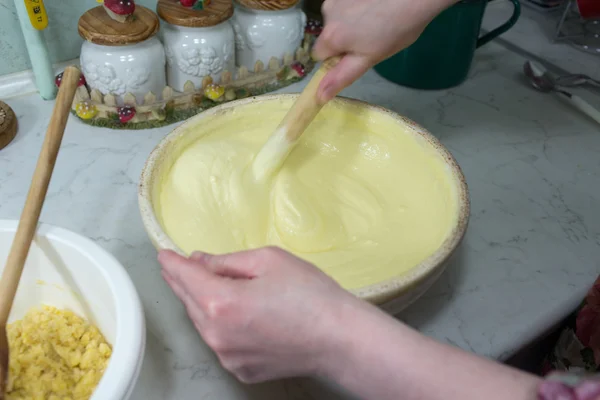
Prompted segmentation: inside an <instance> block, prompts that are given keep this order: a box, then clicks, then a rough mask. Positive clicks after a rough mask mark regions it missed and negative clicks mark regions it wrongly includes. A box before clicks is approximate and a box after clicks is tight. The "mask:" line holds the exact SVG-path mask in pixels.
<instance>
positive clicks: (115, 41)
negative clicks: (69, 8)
mask: <svg viewBox="0 0 600 400" xmlns="http://www.w3.org/2000/svg"><path fill="white" fill-rule="evenodd" d="M159 27H160V23H159V22H158V16H157V15H156V14H155V13H154V12H153V11H152V10H150V9H148V8H146V7H144V6H140V5H136V7H135V11H134V13H133V18H132V19H131V21H128V22H118V21H115V20H114V19H112V18H111V17H110V16H109V15H108V14H107V13H106V10H104V7H102V6H99V7H95V8H92V9H90V10H87V11H86V12H85V13H84V14H83V15H82V16H81V18H79V24H78V30H79V35H80V36H81V37H82V38H83V39H85V40H87V41H88V42H92V43H94V44H100V45H104V46H124V45H128V44H135V43H139V42H143V41H144V40H146V39H148V38H150V37H152V36H154V35H155V34H156V33H157V32H158V28H159Z"/></svg>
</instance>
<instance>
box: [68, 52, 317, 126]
mask: <svg viewBox="0 0 600 400" xmlns="http://www.w3.org/2000/svg"><path fill="white" fill-rule="evenodd" d="M309 60H310V55H309V48H308V46H306V45H303V46H302V47H300V48H298V50H297V51H296V54H295V55H294V56H292V55H291V54H286V55H285V56H284V57H283V60H280V59H277V58H275V57H272V58H271V59H270V60H269V64H268V65H267V66H266V67H265V65H264V63H263V62H262V61H257V62H256V64H255V65H254V70H253V71H248V68H246V67H240V68H238V69H237V70H236V71H235V74H234V73H232V72H230V71H223V72H222V73H221V77H220V80H219V82H217V84H218V85H220V86H222V87H223V88H225V90H226V91H227V90H229V91H231V90H236V89H250V88H256V87H260V86H263V85H267V84H269V83H271V82H273V81H276V80H277V79H278V74H280V73H281V72H282V70H283V69H284V68H286V67H288V68H289V66H290V65H291V64H293V63H294V62H295V61H297V62H300V63H301V64H306V63H307V62H308V61H309ZM210 84H213V79H212V78H211V77H210V76H206V77H204V78H203V79H202V83H201V85H200V87H198V88H197V87H196V86H195V85H194V83H193V82H191V81H187V82H186V83H185V85H184V87H183V92H177V91H175V90H174V89H173V88H171V87H170V86H166V87H165V88H164V89H163V90H162V93H160V97H158V96H157V95H156V94H155V93H152V92H149V93H147V94H146V95H145V96H144V98H143V103H142V104H137V99H136V97H135V96H134V95H133V94H131V93H127V94H125V95H124V96H123V98H122V103H123V105H125V106H132V107H135V109H136V115H135V117H134V118H133V119H132V120H131V122H141V121H146V120H153V119H161V118H162V117H163V116H164V110H165V108H166V107H167V105H169V106H173V107H176V108H183V109H184V108H189V107H192V106H194V105H197V104H198V103H199V101H201V100H202V98H203V96H204V89H205V88H206V87H207V86H208V85H210ZM226 94H227V93H226ZM226 97H228V96H226V95H224V96H222V98H223V99H222V100H225V98H226ZM222 100H221V101H222ZM227 100H230V99H227ZM81 102H91V103H92V104H93V105H94V106H95V107H96V109H97V111H98V113H97V115H96V116H95V118H108V117H109V116H110V115H111V114H112V115H116V114H118V110H119V107H121V106H122V105H120V104H119V102H118V101H117V96H115V95H112V94H107V95H103V94H102V93H101V92H100V91H99V90H97V89H93V90H91V91H88V89H87V88H86V87H85V86H80V87H79V88H78V89H77V92H76V94H75V99H74V101H73V106H72V108H73V110H75V109H76V105H77V104H79V103H81Z"/></svg>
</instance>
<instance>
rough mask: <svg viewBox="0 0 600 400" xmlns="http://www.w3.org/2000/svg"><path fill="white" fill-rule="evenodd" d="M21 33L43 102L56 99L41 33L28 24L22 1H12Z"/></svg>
mask: <svg viewBox="0 0 600 400" xmlns="http://www.w3.org/2000/svg"><path fill="white" fill-rule="evenodd" d="M14 1H15V8H16V9H17V15H18V17H19V23H20V24H21V31H22V32H23V36H24V37H25V43H26V45H27V53H28V54H29V60H30V62H31V68H32V70H33V75H34V77H35V84H36V86H37V88H38V90H39V92H40V96H42V98H43V99H44V100H53V99H55V98H56V92H57V89H56V85H55V84H54V68H53V67H52V62H51V61H50V55H49V54H48V47H47V46H46V42H45V41H44V37H43V35H42V32H41V31H38V30H37V29H35V28H34V27H33V26H32V25H31V22H29V15H28V14H27V8H26V7H25V1H24V0H14Z"/></svg>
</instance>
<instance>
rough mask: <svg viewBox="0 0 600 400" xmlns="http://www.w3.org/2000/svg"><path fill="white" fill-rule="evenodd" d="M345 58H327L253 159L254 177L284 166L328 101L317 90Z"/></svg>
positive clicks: (267, 173)
mask: <svg viewBox="0 0 600 400" xmlns="http://www.w3.org/2000/svg"><path fill="white" fill-rule="evenodd" d="M341 58H342V57H341V56H336V57H331V58H328V59H327V60H325V61H324V62H323V64H322V65H321V67H320V68H319V69H318V70H317V71H316V72H315V74H314V76H313V77H312V78H311V80H310V82H308V85H306V87H305V88H304V90H303V91H302V93H300V96H298V98H297V99H296V102H295V103H294V104H293V105H292V108H290V110H289V111H288V113H287V114H286V115H285V117H284V118H283V120H282V121H281V123H280V124H279V126H278V127H277V129H276V130H275V132H274V133H273V134H272V135H271V136H270V137H269V139H268V140H267V142H266V143H265V144H264V146H263V147H262V148H261V149H260V151H259V152H258V154H257V155H256V158H255V159H254V161H253V163H252V172H253V174H254V179H256V180H257V181H258V182H262V181H264V180H266V179H268V178H269V177H270V176H272V175H273V174H274V173H275V172H276V171H277V170H278V169H279V167H281V164H283V162H284V161H285V159H286V158H287V156H288V154H290V152H291V151H292V149H293V148H294V146H295V145H296V143H297V142H298V139H300V136H302V134H303V133H304V131H305V130H306V128H307V127H308V125H310V123H311V122H312V121H313V119H315V117H316V116H317V114H318V113H319V111H321V108H323V106H324V105H325V104H323V103H321V102H320V101H319V100H318V98H317V90H318V89H319V85H320V84H321V80H323V77H324V76H325V75H326V74H327V72H329V71H330V70H331V69H332V68H333V67H335V66H336V65H337V64H338V63H339V62H340V60H341Z"/></svg>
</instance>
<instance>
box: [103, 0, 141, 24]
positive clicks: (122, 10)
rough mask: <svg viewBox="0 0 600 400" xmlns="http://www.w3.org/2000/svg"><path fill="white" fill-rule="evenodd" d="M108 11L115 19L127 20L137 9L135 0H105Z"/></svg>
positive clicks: (105, 7)
mask: <svg viewBox="0 0 600 400" xmlns="http://www.w3.org/2000/svg"><path fill="white" fill-rule="evenodd" d="M104 9H105V10H106V13H107V14H108V15H109V16H110V17H111V18H112V19H114V20H115V21H118V22H126V21H127V20H128V19H129V17H130V16H131V15H133V13H134V11H135V3H134V1H133V0H104Z"/></svg>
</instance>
